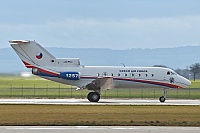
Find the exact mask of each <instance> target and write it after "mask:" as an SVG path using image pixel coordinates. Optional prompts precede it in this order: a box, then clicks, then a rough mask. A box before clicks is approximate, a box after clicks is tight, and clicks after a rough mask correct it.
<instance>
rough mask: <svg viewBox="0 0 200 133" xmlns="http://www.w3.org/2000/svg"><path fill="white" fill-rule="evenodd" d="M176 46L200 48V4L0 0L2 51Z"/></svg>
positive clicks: (195, 0) (192, 0)
mask: <svg viewBox="0 0 200 133" xmlns="http://www.w3.org/2000/svg"><path fill="white" fill-rule="evenodd" d="M9 40H36V41H37V42H38V43H40V44H41V45H42V46H44V47H65V48H110V49H117V50H121V49H131V48H172V47H181V46H197V45H200V1H199V0H0V48H7V47H10V46H9V43H8V41H9Z"/></svg>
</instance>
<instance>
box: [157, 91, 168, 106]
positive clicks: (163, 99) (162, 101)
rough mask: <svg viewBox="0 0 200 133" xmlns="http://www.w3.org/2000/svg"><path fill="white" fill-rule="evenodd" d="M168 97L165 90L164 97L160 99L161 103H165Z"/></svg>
mask: <svg viewBox="0 0 200 133" xmlns="http://www.w3.org/2000/svg"><path fill="white" fill-rule="evenodd" d="M166 97H167V91H166V90H165V89H164V96H161V97H160V98H159V101H160V102H161V103H164V102H165V100H166Z"/></svg>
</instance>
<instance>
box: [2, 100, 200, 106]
mask: <svg viewBox="0 0 200 133" xmlns="http://www.w3.org/2000/svg"><path fill="white" fill-rule="evenodd" d="M0 104H52V105H54V104H58V105H200V100H182V99H178V100H170V99H169V100H166V101H165V103H160V102H159V100H152V99H122V100H121V99H101V100H100V101H99V102H98V103H93V102H89V101H88V100H87V99H0Z"/></svg>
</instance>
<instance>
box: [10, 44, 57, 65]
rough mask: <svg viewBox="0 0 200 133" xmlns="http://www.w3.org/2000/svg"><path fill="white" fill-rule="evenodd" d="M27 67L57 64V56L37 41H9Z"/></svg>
mask: <svg viewBox="0 0 200 133" xmlns="http://www.w3.org/2000/svg"><path fill="white" fill-rule="evenodd" d="M9 42H10V44H11V46H12V48H13V49H14V50H15V52H16V53H17V55H18V56H19V57H20V59H21V60H22V62H23V63H24V64H25V66H26V67H27V68H34V67H39V66H49V67H51V66H55V57H54V56H53V55H51V54H50V53H49V52H48V51H47V50H45V49H44V48H43V47H42V46H41V45H40V44H38V43H37V42H35V41H26V40H13V41H9Z"/></svg>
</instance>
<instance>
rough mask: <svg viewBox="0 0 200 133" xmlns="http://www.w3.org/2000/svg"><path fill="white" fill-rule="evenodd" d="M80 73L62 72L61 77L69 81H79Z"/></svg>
mask: <svg viewBox="0 0 200 133" xmlns="http://www.w3.org/2000/svg"><path fill="white" fill-rule="evenodd" d="M80 76H81V74H80V72H61V73H60V77H61V78H63V79H67V80H79V79H80Z"/></svg>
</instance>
